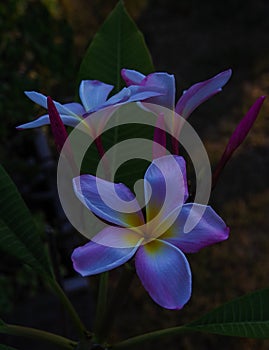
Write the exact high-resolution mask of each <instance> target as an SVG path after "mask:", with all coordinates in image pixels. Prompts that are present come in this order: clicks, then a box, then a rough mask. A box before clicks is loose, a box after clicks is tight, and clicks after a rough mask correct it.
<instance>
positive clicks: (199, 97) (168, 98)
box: [121, 69, 232, 119]
mask: <svg viewBox="0 0 269 350" xmlns="http://www.w3.org/2000/svg"><path fill="white" fill-rule="evenodd" d="M121 75H122V78H123V79H124V80H125V83H126V85H127V86H134V85H137V86H145V87H147V88H148V89H150V88H152V87H157V86H159V88H161V89H162V90H163V92H164V93H163V95H161V96H154V97H150V98H149V99H146V100H145V102H149V103H155V104H158V105H160V106H164V107H167V108H170V109H175V112H176V113H177V114H179V115H180V116H182V117H183V118H185V119H187V118H188V117H189V115H190V114H191V113H192V112H193V111H194V110H195V109H196V108H197V107H198V106H199V105H200V104H201V103H203V102H205V101H206V100H208V99H209V98H210V97H212V96H214V95H216V94H217V93H219V92H220V91H221V90H222V87H223V86H224V85H225V84H226V83H227V82H228V80H229V79H230V77H231V75H232V71H231V69H228V70H226V71H224V72H221V73H219V74H217V75H215V76H214V77H212V78H210V79H208V80H205V81H202V82H199V83H197V84H194V85H193V86H191V87H190V88H189V89H188V90H186V91H184V92H183V95H182V96H181V97H180V99H179V100H178V102H177V103H176V105H175V94H176V88H175V78H174V76H173V75H170V74H167V73H161V72H157V73H151V74H149V75H147V76H145V75H144V74H141V73H139V72H137V71H135V70H130V69H122V71H121Z"/></svg>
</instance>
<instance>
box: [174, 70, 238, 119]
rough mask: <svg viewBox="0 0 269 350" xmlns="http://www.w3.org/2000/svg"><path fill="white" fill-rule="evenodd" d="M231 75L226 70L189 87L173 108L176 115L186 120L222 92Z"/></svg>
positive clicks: (230, 72)
mask: <svg viewBox="0 0 269 350" xmlns="http://www.w3.org/2000/svg"><path fill="white" fill-rule="evenodd" d="M231 74H232V71H231V69H228V70H226V71H224V72H222V73H220V74H217V75H216V76H214V77H213V78H211V79H208V80H205V81H203V82H200V83H197V84H195V85H193V86H191V87H190V88H189V89H188V90H187V91H185V92H184V94H183V95H182V96H181V97H180V99H179V100H178V102H177V104H176V108H175V111H176V112H177V114H179V115H181V116H182V117H183V118H188V116H189V115H190V114H191V113H192V112H193V111H194V109H195V108H197V107H198V106H199V105H200V104H201V103H203V102H205V101H206V100H208V99H209V98H210V97H211V96H213V95H215V94H217V93H218V92H220V91H221V90H222V87H223V86H224V85H225V84H226V83H227V81H228V80H229V79H230V77H231Z"/></svg>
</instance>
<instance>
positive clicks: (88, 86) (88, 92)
mask: <svg viewBox="0 0 269 350" xmlns="http://www.w3.org/2000/svg"><path fill="white" fill-rule="evenodd" d="M113 87H114V86H113V85H109V84H105V83H103V82H101V81H99V80H82V82H81V83H80V86H79V97H80V99H81V102H82V103H83V106H84V108H85V110H86V112H89V111H90V110H91V109H93V108H95V107H97V106H100V105H102V104H104V103H105V101H106V99H107V96H108V95H109V93H110V92H111V91H112V89H113Z"/></svg>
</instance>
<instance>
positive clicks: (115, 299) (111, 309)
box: [99, 264, 134, 343]
mask: <svg viewBox="0 0 269 350" xmlns="http://www.w3.org/2000/svg"><path fill="white" fill-rule="evenodd" d="M133 276H134V269H133V268H132V267H130V266H129V265H128V264H125V266H124V267H123V270H122V271H121V276H120V278H119V281H118V285H117V287H116V289H115V291H114V294H113V296H112V298H111V300H110V303H109V306H108V308H107V310H106V313H105V315H104V319H103V322H102V324H101V325H100V330H99V338H100V339H99V341H100V342H101V343H102V342H103V341H106V340H107V337H108V335H109V332H110V330H111V328H112V326H113V323H114V320H115V316H116V314H117V311H118V310H119V308H120V306H121V305H122V303H123V302H124V300H125V296H126V295H127V292H128V288H129V287H130V285H131V282H132V279H133Z"/></svg>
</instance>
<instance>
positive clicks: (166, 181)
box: [144, 155, 188, 233]
mask: <svg viewBox="0 0 269 350" xmlns="http://www.w3.org/2000/svg"><path fill="white" fill-rule="evenodd" d="M144 179H145V186H144V188H145V201H146V203H148V204H147V207H146V211H147V221H148V222H149V221H150V220H152V219H153V218H154V217H155V216H156V215H157V214H158V220H157V221H158V222H157V224H158V223H160V222H162V221H163V220H164V218H166V217H167V216H168V214H170V213H172V212H173V215H174V216H173V215H171V216H170V220H172V221H173V217H174V219H175V218H176V217H177V213H176V212H174V209H175V208H178V207H179V206H181V205H183V203H184V202H185V201H186V199H187V198H188V187H187V177H186V164H185V160H184V158H183V157H179V156H172V155H167V156H164V157H161V158H157V159H154V160H153V162H152V163H151V165H150V166H149V167H148V169H147V171H146V173H145V176H144ZM167 224H168V221H167ZM171 224H172V222H171V221H170V225H171ZM170 225H169V226H170ZM154 226H156V224H155V225H154ZM164 232H165V231H164ZM164 232H162V233H164Z"/></svg>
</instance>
